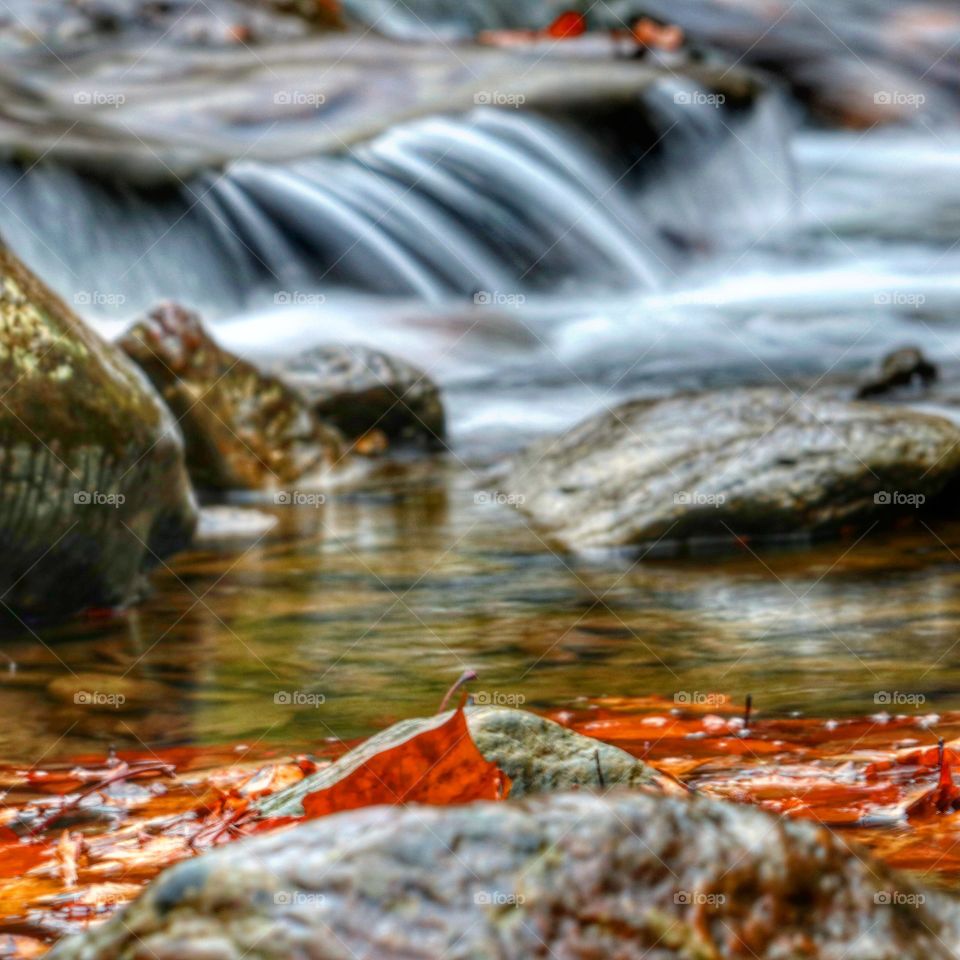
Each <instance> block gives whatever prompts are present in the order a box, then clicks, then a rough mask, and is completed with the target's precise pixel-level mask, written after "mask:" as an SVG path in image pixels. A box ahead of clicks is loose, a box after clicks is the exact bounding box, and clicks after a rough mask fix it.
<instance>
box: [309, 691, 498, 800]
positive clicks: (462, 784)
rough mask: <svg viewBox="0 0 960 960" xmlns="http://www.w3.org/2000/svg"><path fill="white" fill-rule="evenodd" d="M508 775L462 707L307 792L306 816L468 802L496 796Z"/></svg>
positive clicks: (496, 798)
mask: <svg viewBox="0 0 960 960" xmlns="http://www.w3.org/2000/svg"><path fill="white" fill-rule="evenodd" d="M509 789H510V780H509V778H508V777H507V776H506V774H504V773H503V772H502V771H501V770H500V769H499V768H498V767H497V766H496V764H493V763H490V762H489V761H488V760H486V759H485V758H484V756H483V755H482V754H481V753H480V751H479V750H478V749H477V747H476V745H475V744H474V742H473V740H472V739H471V737H470V731H469V730H468V728H467V721H466V719H465V717H464V715H463V710H462V709H460V710H457V711H455V712H454V713H453V715H452V716H451V717H450V719H449V720H447V721H445V722H444V723H443V724H441V725H440V726H438V727H434V728H433V729H432V730H426V731H424V732H423V733H420V734H417V736H415V737H411V738H410V739H409V740H407V741H406V742H405V743H401V744H398V745H397V746H395V747H391V748H390V749H388V750H384V751H383V752H382V753H378V754H376V755H375V756H373V757H371V758H370V759H369V760H367V761H365V762H364V763H363V764H361V765H360V766H359V767H357V769H356V770H354V771H353V772H352V773H350V774H348V775H347V776H346V777H344V778H343V779H342V780H341V781H339V782H338V783H335V784H333V786H331V787H327V788H326V789H324V790H317V791H316V792H314V793H310V794H307V796H306V797H305V798H304V801H303V809H304V811H305V812H306V814H307V816H308V817H311V818H312V817H322V816H325V815H327V814H330V813H339V812H340V811H342V810H354V809H356V808H357V807H367V806H372V805H374V804H380V803H383V804H400V803H431V804H448V803H469V802H470V801H472V800H499V799H501V798H503V797H505V796H506V795H507V793H508V792H509Z"/></svg>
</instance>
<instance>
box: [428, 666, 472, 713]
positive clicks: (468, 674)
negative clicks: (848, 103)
mask: <svg viewBox="0 0 960 960" xmlns="http://www.w3.org/2000/svg"><path fill="white" fill-rule="evenodd" d="M476 679H477V672H476V671H475V670H464V671H463V673H461V674H460V678H459V679H458V680H457V682H456V683H455V684H454V685H453V686H452V687H451V688H450V689H449V690H448V691H447V692H446V694H444V697H443V699H442V700H441V701H440V709H439V710H438V711H437V713H443V711H444V710H446V709H447V704H448V703H449V702H450V698H451V697H452V696H453V695H454V694H455V693H456V692H457V691H458V690H459V689H460V688H461V687H462V686H463V685H464V684H465V683H469V682H470V681H471V680H476Z"/></svg>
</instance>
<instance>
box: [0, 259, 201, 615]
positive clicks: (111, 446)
mask: <svg viewBox="0 0 960 960" xmlns="http://www.w3.org/2000/svg"><path fill="white" fill-rule="evenodd" d="M0 382H2V386H3V389H2V403H0V488H2V494H0V541H2V543H3V550H2V556H0V602H2V604H3V606H5V607H8V608H12V609H13V610H14V611H15V612H16V613H17V614H18V615H23V614H29V615H31V616H41V617H43V616H53V615H60V614H66V613H71V612H73V611H75V610H78V609H80V608H82V607H88V606H102V607H108V606H117V605H121V604H123V603H126V602H128V601H129V600H131V599H132V598H133V597H134V596H135V594H136V592H137V591H138V589H139V586H140V578H141V574H142V573H143V572H144V571H146V570H148V569H149V568H150V567H152V566H154V565H155V564H156V563H157V562H159V559H160V558H162V557H164V556H167V555H168V554H170V553H172V552H174V551H176V550H178V549H181V548H183V547H185V546H187V545H188V544H189V542H190V539H191V536H192V534H193V529H194V526H195V524H196V505H195V503H194V500H193V495H192V493H191V490H190V484H189V481H188V478H187V473H186V470H185V469H184V459H183V444H182V440H181V437H180V434H179V431H178V430H177V427H176V424H175V423H174V421H173V418H172V417H171V416H170V414H169V411H168V410H167V409H166V407H164V405H163V404H162V403H161V402H160V399H159V398H158V397H157V395H156V394H155V392H154V391H153V389H152V388H151V387H150V385H149V384H148V383H147V382H146V380H145V379H144V378H143V377H142V375H141V374H140V372H139V371H138V370H137V369H136V368H135V367H134V366H133V364H131V363H130V362H129V361H128V360H127V359H126V357H124V356H123V354H122V353H120V351H119V350H117V349H116V348H115V347H113V346H112V345H110V344H108V343H106V342H104V341H103V340H102V339H101V338H100V337H98V336H97V335H96V334H95V333H93V331H91V330H89V329H87V327H86V326H85V325H84V324H83V322H82V321H81V320H80V319H79V318H78V317H77V316H76V315H75V314H74V313H73V312H72V311H71V310H70V309H69V308H68V307H67V306H66V304H64V303H63V302H62V301H61V300H59V299H58V298H57V297H55V296H54V295H53V294H52V293H51V292H50V291H49V290H48V289H47V288H46V287H45V286H44V284H43V283H42V282H41V281H40V280H39V279H38V278H37V277H36V276H34V275H33V274H32V273H30V271H28V270H27V269H26V268H25V267H24V266H23V265H22V264H21V263H20V261H19V260H17V258H16V257H15V256H14V255H13V254H12V253H11V252H10V251H9V250H7V249H6V248H5V247H3V246H2V244H0Z"/></svg>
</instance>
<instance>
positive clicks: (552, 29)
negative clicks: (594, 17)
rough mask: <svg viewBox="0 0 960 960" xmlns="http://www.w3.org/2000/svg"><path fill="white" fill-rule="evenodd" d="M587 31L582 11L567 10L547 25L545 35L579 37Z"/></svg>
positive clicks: (559, 37)
mask: <svg viewBox="0 0 960 960" xmlns="http://www.w3.org/2000/svg"><path fill="white" fill-rule="evenodd" d="M586 32H587V21H586V19H585V18H584V16H583V14H582V13H577V12H576V11H574V10H567V12H566V13H561V14H560V16H559V17H557V19H556V20H554V21H553V23H551V24H550V26H549V27H547V36H550V37H557V38H558V39H563V38H564V37H579V36H582V35H583V34H584V33H586Z"/></svg>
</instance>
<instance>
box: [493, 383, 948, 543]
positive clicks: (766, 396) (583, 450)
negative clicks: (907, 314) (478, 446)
mask: <svg viewBox="0 0 960 960" xmlns="http://www.w3.org/2000/svg"><path fill="white" fill-rule="evenodd" d="M958 469H960V432H958V430H957V428H956V426H954V425H953V424H951V423H949V422H948V421H947V420H944V419H941V418H939V417H934V416H928V415H925V414H920V413H916V412H914V411H910V410H905V409H895V408H891V407H886V406H880V405H874V404H869V403H852V402H851V403H847V402H844V401H841V400H836V399H832V398H829V397H818V396H812V395H811V396H805V395H801V394H793V393H790V392H788V391H786V390H779V389H770V388H762V389H737V390H728V391H723V392H720V391H717V392H710V393H702V394H690V395H680V396H676V397H672V398H670V399H666V400H661V401H646V400H643V401H634V402H630V403H627V404H624V405H623V406H620V407H618V408H617V409H615V410H612V411H609V412H606V413H603V414H600V415H599V416H596V417H593V418H590V419H588V420H586V421H584V422H582V423H580V424H578V425H577V426H575V427H573V428H572V429H571V430H570V431H568V432H567V433H565V434H563V435H561V436H560V437H557V438H551V439H548V440H544V441H542V442H539V443H537V444H535V445H533V446H532V447H531V448H530V449H528V450H527V451H525V452H524V453H522V454H521V455H520V456H519V457H517V458H516V459H515V460H514V461H513V462H512V463H511V464H510V465H509V467H508V469H507V470H506V471H505V472H504V475H503V476H502V477H501V478H500V480H499V484H498V485H499V488H500V490H501V491H502V493H503V494H505V495H508V496H509V497H510V498H512V501H511V502H515V503H516V504H517V505H518V506H519V508H520V509H521V510H522V511H524V512H525V513H526V514H527V515H528V516H529V517H530V518H531V520H532V521H534V523H535V524H536V525H537V526H539V527H541V528H543V529H544V530H545V531H547V532H548V533H549V534H550V535H552V537H553V538H554V539H555V540H557V541H559V542H560V543H561V544H563V545H565V546H567V547H570V548H572V549H579V548H591V547H626V546H633V545H639V544H644V543H652V542H654V541H661V540H662V541H666V542H670V541H677V540H687V539H690V538H696V537H720V538H730V537H732V536H734V535H739V534H757V535H770V536H780V535H788V534H794V533H823V532H828V531H833V530H837V529H839V528H840V527H842V526H844V525H848V524H854V523H863V522H867V521H870V520H872V519H876V518H880V519H892V518H894V517H895V516H896V515H897V514H898V513H915V512H916V504H917V502H918V501H917V500H916V499H915V498H917V497H921V498H925V499H926V500H930V499H932V498H933V497H934V496H935V495H936V494H937V493H939V492H940V491H941V490H942V489H943V488H944V487H945V486H946V484H947V483H948V482H949V481H950V480H951V479H952V478H953V477H955V476H956V475H957V471H958Z"/></svg>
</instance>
